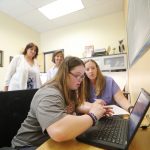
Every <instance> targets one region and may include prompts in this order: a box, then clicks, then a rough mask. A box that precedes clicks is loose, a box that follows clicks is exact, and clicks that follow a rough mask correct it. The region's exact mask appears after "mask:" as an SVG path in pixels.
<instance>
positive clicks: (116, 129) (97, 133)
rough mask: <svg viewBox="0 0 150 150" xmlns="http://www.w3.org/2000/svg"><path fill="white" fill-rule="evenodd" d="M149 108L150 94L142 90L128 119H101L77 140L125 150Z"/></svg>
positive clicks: (116, 149)
mask: <svg viewBox="0 0 150 150" xmlns="http://www.w3.org/2000/svg"><path fill="white" fill-rule="evenodd" d="M149 106H150V94H149V93H148V92H147V91H145V90H144V89H143V88H142V89H141V92H140V94H139V96H138V98H137V101H136V103H135V105H134V108H133V110H132V112H131V114H130V117H129V119H124V118H121V117H119V116H117V117H116V116H112V117H104V118H101V119H100V120H99V121H98V122H97V124H96V125H95V126H93V127H91V128H89V129H88V130H87V131H85V132H84V133H82V134H81V135H79V136H78V137H77V140H79V141H82V142H84V143H87V144H91V145H94V146H97V147H100V148H105V149H107V150H126V149H128V147H129V145H130V143H131V141H132V139H133V137H134V136H135V134H136V132H137V130H138V128H139V127H140V124H141V122H142V120H143V118H144V116H145V114H146V112H147V110H148V108H149ZM106 123H108V124H106ZM111 135H112V137H111Z"/></svg>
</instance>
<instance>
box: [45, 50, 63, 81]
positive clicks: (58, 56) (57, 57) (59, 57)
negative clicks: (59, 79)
mask: <svg viewBox="0 0 150 150" xmlns="http://www.w3.org/2000/svg"><path fill="white" fill-rule="evenodd" d="M63 60H64V53H63V51H62V50H58V51H55V52H54V54H53V56H52V62H53V63H54V65H53V66H52V67H51V68H50V69H49V70H48V72H47V80H51V79H52V78H53V77H54V76H55V75H56V73H57V71H58V68H59V66H60V64H61V63H62V61H63Z"/></svg>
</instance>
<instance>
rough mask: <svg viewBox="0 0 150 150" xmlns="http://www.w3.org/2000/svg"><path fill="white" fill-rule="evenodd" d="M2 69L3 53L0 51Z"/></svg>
mask: <svg viewBox="0 0 150 150" xmlns="http://www.w3.org/2000/svg"><path fill="white" fill-rule="evenodd" d="M0 67H3V51H2V50H0Z"/></svg>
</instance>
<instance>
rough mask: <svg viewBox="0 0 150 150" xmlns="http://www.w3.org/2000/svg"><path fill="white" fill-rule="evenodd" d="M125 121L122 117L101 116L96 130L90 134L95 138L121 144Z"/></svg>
mask: <svg viewBox="0 0 150 150" xmlns="http://www.w3.org/2000/svg"><path fill="white" fill-rule="evenodd" d="M126 123H127V122H126V121H125V120H123V119H121V120H120V119H114V118H111V117H108V118H103V119H101V120H100V121H99V124H100V125H99V126H97V127H98V131H97V132H96V133H94V134H93V135H92V136H94V138H96V139H97V140H103V141H107V142H112V143H117V144H122V143H123V142H124V137H125V135H124V134H123V133H124V131H123V130H124V128H122V127H123V124H124V125H125V126H126Z"/></svg>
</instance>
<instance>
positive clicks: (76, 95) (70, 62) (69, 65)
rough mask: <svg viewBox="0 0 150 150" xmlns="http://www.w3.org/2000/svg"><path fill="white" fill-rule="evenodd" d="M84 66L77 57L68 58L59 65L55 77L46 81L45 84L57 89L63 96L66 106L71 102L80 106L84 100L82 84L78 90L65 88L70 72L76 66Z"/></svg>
mask: <svg viewBox="0 0 150 150" xmlns="http://www.w3.org/2000/svg"><path fill="white" fill-rule="evenodd" d="M81 65H82V66H84V62H83V61H82V60H81V59H79V58H78V57H72V56H68V57H66V58H65V59H64V61H63V62H62V64H61V65H60V67H59V69H58V72H57V73H56V75H55V77H54V78H53V79H52V80H51V81H48V82H47V83H46V84H52V85H54V86H55V87H57V88H58V89H59V90H60V91H61V93H62V94H63V96H64V99H65V101H66V103H67V104H69V103H70V101H71V100H73V101H75V103H76V104H77V105H79V104H81V103H82V102H83V99H84V88H83V83H81V85H80V87H79V88H78V90H70V89H69V88H68V86H67V79H66V78H68V75H69V73H70V72H71V70H73V69H74V68H75V67H77V66H81Z"/></svg>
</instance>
